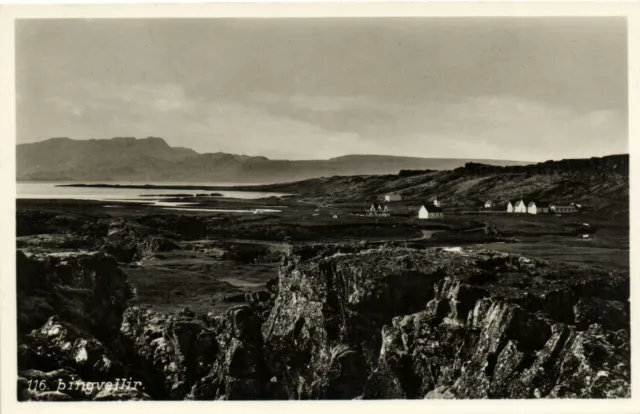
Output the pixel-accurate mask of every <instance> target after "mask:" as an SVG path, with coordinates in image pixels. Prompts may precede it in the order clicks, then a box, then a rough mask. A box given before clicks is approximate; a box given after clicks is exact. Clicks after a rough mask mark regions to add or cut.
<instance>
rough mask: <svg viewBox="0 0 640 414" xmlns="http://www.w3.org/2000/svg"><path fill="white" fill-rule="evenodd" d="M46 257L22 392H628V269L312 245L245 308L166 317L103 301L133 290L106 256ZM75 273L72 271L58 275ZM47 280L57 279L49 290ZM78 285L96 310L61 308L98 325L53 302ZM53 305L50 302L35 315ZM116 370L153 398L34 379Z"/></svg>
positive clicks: (112, 395) (104, 395) (28, 298)
mask: <svg viewBox="0 0 640 414" xmlns="http://www.w3.org/2000/svg"><path fill="white" fill-rule="evenodd" d="M47 260H48V261H47ZM47 260H45V261H42V260H35V259H29V258H26V257H21V256H20V255H19V257H18V265H19V272H21V273H20V277H22V278H25V281H30V282H29V283H26V282H21V283H22V284H23V285H24V284H25V283H26V285H24V286H22V287H21V289H22V290H20V293H19V295H22V296H23V297H22V298H21V299H20V300H19V302H21V303H23V305H22V308H21V309H23V310H26V309H30V310H29V312H27V313H28V314H29V315H31V312H32V309H39V310H40V314H41V315H42V316H43V317H44V316H45V315H49V314H51V315H50V316H51V317H49V316H47V318H48V319H45V320H42V317H40V318H39V319H37V320H35V319H29V318H27V317H26V316H25V318H26V320H23V321H22V322H21V325H22V326H23V331H24V332H27V331H28V330H29V329H32V328H33V327H34V326H35V327H36V328H37V329H34V330H33V331H31V333H29V334H25V335H23V336H22V337H21V347H20V355H19V364H20V370H21V371H20V373H21V380H20V383H21V384H22V385H21V388H20V389H21V390H22V391H21V392H22V394H21V398H22V399H32V400H36V399H49V400H51V399H58V400H64V399H93V400H96V399H97V400H105V399H149V398H152V399H192V400H200V399H228V400H231V399H353V398H367V399H369V398H541V397H550V398H564V397H578V398H620V397H628V396H629V395H630V386H629V384H630V351H629V302H628V298H629V279H628V274H625V273H618V272H605V271H598V270H593V269H586V268H578V267H572V266H565V265H560V264H557V263H550V262H544V261H539V260H532V259H528V258H525V257H520V256H514V255H508V254H502V253H495V252H479V253H465V252H464V251H463V252H448V251H442V250H437V249H430V250H417V249H410V248H385V247H382V248H377V249H370V248H368V247H367V246H354V245H345V246H334V247H326V246H302V247H297V248H295V249H294V250H293V251H292V252H290V253H289V254H288V255H287V256H286V257H285V258H284V259H283V262H282V267H281V272H280V277H279V279H278V280H277V281H276V280H273V281H270V282H269V283H268V284H267V286H266V290H264V291H260V292H256V293H254V294H251V295H249V297H248V298H247V302H248V303H249V306H239V307H235V308H232V309H230V310H229V311H227V313H226V314H225V315H222V316H214V315H213V314H209V315H204V314H199V315H196V314H194V313H193V312H191V311H189V310H187V309H185V310H183V311H182V312H180V313H177V314H174V315H163V314H160V313H157V312H153V311H151V310H148V309H144V308H138V307H135V308H130V309H127V310H126V311H124V306H123V303H125V302H126V300H124V302H122V303H120V302H118V303H120V304H119V305H118V306H116V307H115V308H113V307H110V306H112V305H108V304H107V303H106V302H104V301H101V298H103V297H105V298H111V297H115V296H117V295H116V294H122V295H123V296H122V297H123V298H124V297H126V295H125V292H126V289H125V281H124V277H123V274H121V272H120V271H119V270H117V267H116V266H115V261H114V260H113V259H112V258H109V256H105V255H103V254H96V255H93V256H88V257H78V258H73V259H65V261H64V264H62V263H58V262H55V260H53V261H52V259H47ZM54 262H55V263H54ZM70 263H71V264H70ZM96 263H99V264H100V266H99V268H100V269H101V270H97V269H95V268H94V267H95V266H96ZM69 266H70V267H71V269H72V270H73V269H76V271H75V273H74V271H68V270H66V271H63V270H62V269H67V267H69ZM74 266H75V267H74ZM80 269H81V270H80ZM65 272H66V273H65ZM37 275H41V276H37ZM42 275H44V276H42ZM63 275H64V276H63ZM54 276H55V277H54ZM38 277H40V278H43V277H44V280H47V281H48V282H47V283H44V284H42V285H41V286H42V289H37V288H35V284H34V283H35V282H34V280H35V279H34V278H38ZM60 280H64V281H65V282H64V283H63V282H60ZM107 281H109V282H107ZM92 283H93V284H92ZM69 284H71V285H72V286H76V287H77V286H84V288H85V289H88V290H89V291H90V292H92V293H91V294H92V295H93V296H91V298H92V300H91V301H87V302H82V301H78V300H77V297H76V296H67V298H69V300H67V301H65V303H74V304H77V306H78V307H79V306H80V304H81V303H82V304H83V305H82V306H83V308H82V309H83V314H84V315H91V316H90V317H84V318H74V317H73V315H74V314H73V313H69V312H68V311H67V308H66V307H64V306H62V305H60V303H61V302H56V301H55V300H49V298H50V297H56V295H63V294H67V293H61V292H66V291H65V290H64V289H62V290H61V288H60V286H67V285H69ZM29 286H30V287H29ZM98 286H100V288H99V289H98V288H97V287H98ZM92 288H93V289H92ZM40 290H42V291H43V292H46V295H45V294H44V293H42V292H40ZM84 294H85V295H87V298H88V297H90V296H89V292H86V293H84ZM41 297H45V298H47V299H42V300H43V301H44V302H42V303H46V304H47V305H46V306H44V305H43V306H42V307H35V306H32V307H31V308H26V307H25V305H24V303H29V304H31V303H33V302H34V301H35V302H38V303H40V301H41V299H39V298H41ZM118 297H119V296H118ZM33 298H38V299H37V300H36V299H33ZM123 311H124V313H123ZM53 314H55V315H58V316H57V317H53ZM112 314H113V315H115V316H113V317H111V316H107V315H112ZM120 320H122V323H121V324H120V323H119V321H120ZM42 323H44V325H42ZM103 326H105V327H107V328H106V330H105V329H103V328H102V327H103ZM116 327H117V332H116V333H114V331H113V329H112V328H116ZM106 332H109V335H110V337H107V336H106V335H105V334H104V333H106ZM114 338H116V339H115V340H114ZM114 376H125V377H127V378H132V379H134V380H138V381H140V383H141V384H143V387H142V390H141V391H140V390H133V391H131V390H129V391H122V390H119V391H117V392H116V391H108V392H107V391H105V390H100V391H95V392H93V393H90V394H87V393H78V392H64V391H63V392H61V393H58V394H56V393H53V394H52V393H49V394H47V393H42V392H33V391H30V390H29V389H28V387H27V386H26V385H25V384H26V382H27V381H28V380H29V379H37V378H40V379H42V378H48V380H49V381H51V380H53V379H55V378H58V379H59V378H67V379H69V378H76V377H79V378H81V379H82V380H84V381H98V380H101V379H108V378H111V377H114Z"/></svg>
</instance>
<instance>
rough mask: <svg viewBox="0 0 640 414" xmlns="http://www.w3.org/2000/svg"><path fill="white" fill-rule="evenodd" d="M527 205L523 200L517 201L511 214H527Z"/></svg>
mask: <svg viewBox="0 0 640 414" xmlns="http://www.w3.org/2000/svg"><path fill="white" fill-rule="evenodd" d="M528 204H529V203H528V202H527V201H525V200H522V199H521V200H518V201H516V204H515V206H513V212H514V213H526V212H527V205H528Z"/></svg>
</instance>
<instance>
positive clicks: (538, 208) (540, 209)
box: [527, 201, 549, 214]
mask: <svg viewBox="0 0 640 414" xmlns="http://www.w3.org/2000/svg"><path fill="white" fill-rule="evenodd" d="M548 212H549V203H545V202H542V201H530V202H529V204H528V205H527V213H529V214H544V213H548Z"/></svg>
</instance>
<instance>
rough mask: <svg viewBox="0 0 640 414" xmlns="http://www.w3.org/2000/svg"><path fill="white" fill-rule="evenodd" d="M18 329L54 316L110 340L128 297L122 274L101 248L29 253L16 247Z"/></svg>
mask: <svg viewBox="0 0 640 414" xmlns="http://www.w3.org/2000/svg"><path fill="white" fill-rule="evenodd" d="M17 288H18V292H17V301H18V332H19V333H21V334H26V333H29V332H30V331H31V330H32V329H35V328H38V327H40V326H42V324H44V323H45V322H46V321H47V320H48V319H49V318H50V317H51V316H54V315H57V316H58V317H59V318H60V320H61V321H65V322H68V323H70V324H72V325H74V326H76V327H78V328H80V329H82V330H84V331H86V332H88V333H90V334H92V335H93V336H95V337H96V338H99V339H104V340H106V341H110V340H112V339H113V338H114V337H116V336H117V333H118V332H119V330H120V324H121V322H122V312H123V311H124V309H125V308H126V306H127V300H128V299H129V298H130V297H131V288H130V286H129V284H128V283H127V275H126V274H125V273H124V272H122V270H120V269H119V268H118V265H117V263H116V260H114V259H113V258H112V257H109V256H108V255H105V254H102V253H93V254H72V255H67V256H55V255H45V256H31V257H27V255H25V254H24V253H22V252H21V251H18V252H17Z"/></svg>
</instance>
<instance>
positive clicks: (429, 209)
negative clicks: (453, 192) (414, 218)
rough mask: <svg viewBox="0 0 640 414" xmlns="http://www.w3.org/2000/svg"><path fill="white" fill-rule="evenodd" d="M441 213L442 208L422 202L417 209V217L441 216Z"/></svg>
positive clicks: (430, 217) (431, 217) (432, 217)
mask: <svg viewBox="0 0 640 414" xmlns="http://www.w3.org/2000/svg"><path fill="white" fill-rule="evenodd" d="M443 215H444V214H443V212H442V208H440V207H436V206H431V205H429V204H423V205H422V207H420V210H419V211H418V218H419V219H434V218H441V217H442V216H443Z"/></svg>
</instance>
